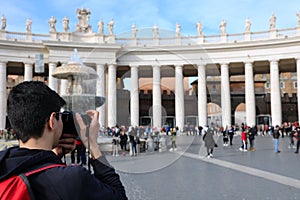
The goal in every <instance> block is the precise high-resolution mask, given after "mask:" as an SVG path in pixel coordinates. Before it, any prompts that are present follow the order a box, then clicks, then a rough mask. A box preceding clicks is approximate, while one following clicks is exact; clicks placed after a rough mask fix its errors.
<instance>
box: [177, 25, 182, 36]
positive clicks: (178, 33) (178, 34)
mask: <svg viewBox="0 0 300 200" xmlns="http://www.w3.org/2000/svg"><path fill="white" fill-rule="evenodd" d="M180 29H181V26H180V24H179V23H176V37H180Z"/></svg>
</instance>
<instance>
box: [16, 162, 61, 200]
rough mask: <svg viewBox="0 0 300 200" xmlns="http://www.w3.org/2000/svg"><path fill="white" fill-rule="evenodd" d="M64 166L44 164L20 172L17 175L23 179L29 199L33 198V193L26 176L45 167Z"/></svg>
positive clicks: (43, 169)
mask: <svg viewBox="0 0 300 200" xmlns="http://www.w3.org/2000/svg"><path fill="white" fill-rule="evenodd" d="M61 166H63V167H66V165H65V164H49V163H48V164H44V165H42V166H39V167H38V168H37V169H34V170H32V171H29V172H26V173H22V174H20V175H19V177H21V178H22V180H23V181H24V183H25V185H26V187H27V191H28V194H29V196H30V199H31V200H34V199H35V198H34V194H33V191H32V189H31V185H30V182H29V180H28V178H27V177H28V176H30V175H32V174H36V173H39V172H42V171H45V170H47V169H50V168H54V167H61Z"/></svg>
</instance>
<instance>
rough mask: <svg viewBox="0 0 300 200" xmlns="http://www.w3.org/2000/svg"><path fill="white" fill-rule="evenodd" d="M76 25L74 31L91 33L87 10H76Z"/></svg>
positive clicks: (89, 12)
mask: <svg viewBox="0 0 300 200" xmlns="http://www.w3.org/2000/svg"><path fill="white" fill-rule="evenodd" d="M76 14H77V18H78V24H76V31H77V32H83V33H90V32H92V26H91V25H89V19H90V14H91V11H90V10H89V9H85V8H82V9H77V10H76Z"/></svg>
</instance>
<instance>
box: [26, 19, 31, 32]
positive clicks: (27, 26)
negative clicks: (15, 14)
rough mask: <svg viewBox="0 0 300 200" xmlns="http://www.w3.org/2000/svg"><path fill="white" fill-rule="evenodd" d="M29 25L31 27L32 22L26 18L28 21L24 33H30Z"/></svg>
mask: <svg viewBox="0 0 300 200" xmlns="http://www.w3.org/2000/svg"><path fill="white" fill-rule="evenodd" d="M31 25H32V21H31V19H30V18H28V19H27V20H26V32H27V33H31Z"/></svg>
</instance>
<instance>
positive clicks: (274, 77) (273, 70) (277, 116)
mask: <svg viewBox="0 0 300 200" xmlns="http://www.w3.org/2000/svg"><path fill="white" fill-rule="evenodd" d="M270 82H271V115H272V124H273V126H276V125H279V126H280V125H281V123H282V111H281V95H280V81H279V66H278V61H277V60H271V61H270Z"/></svg>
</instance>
